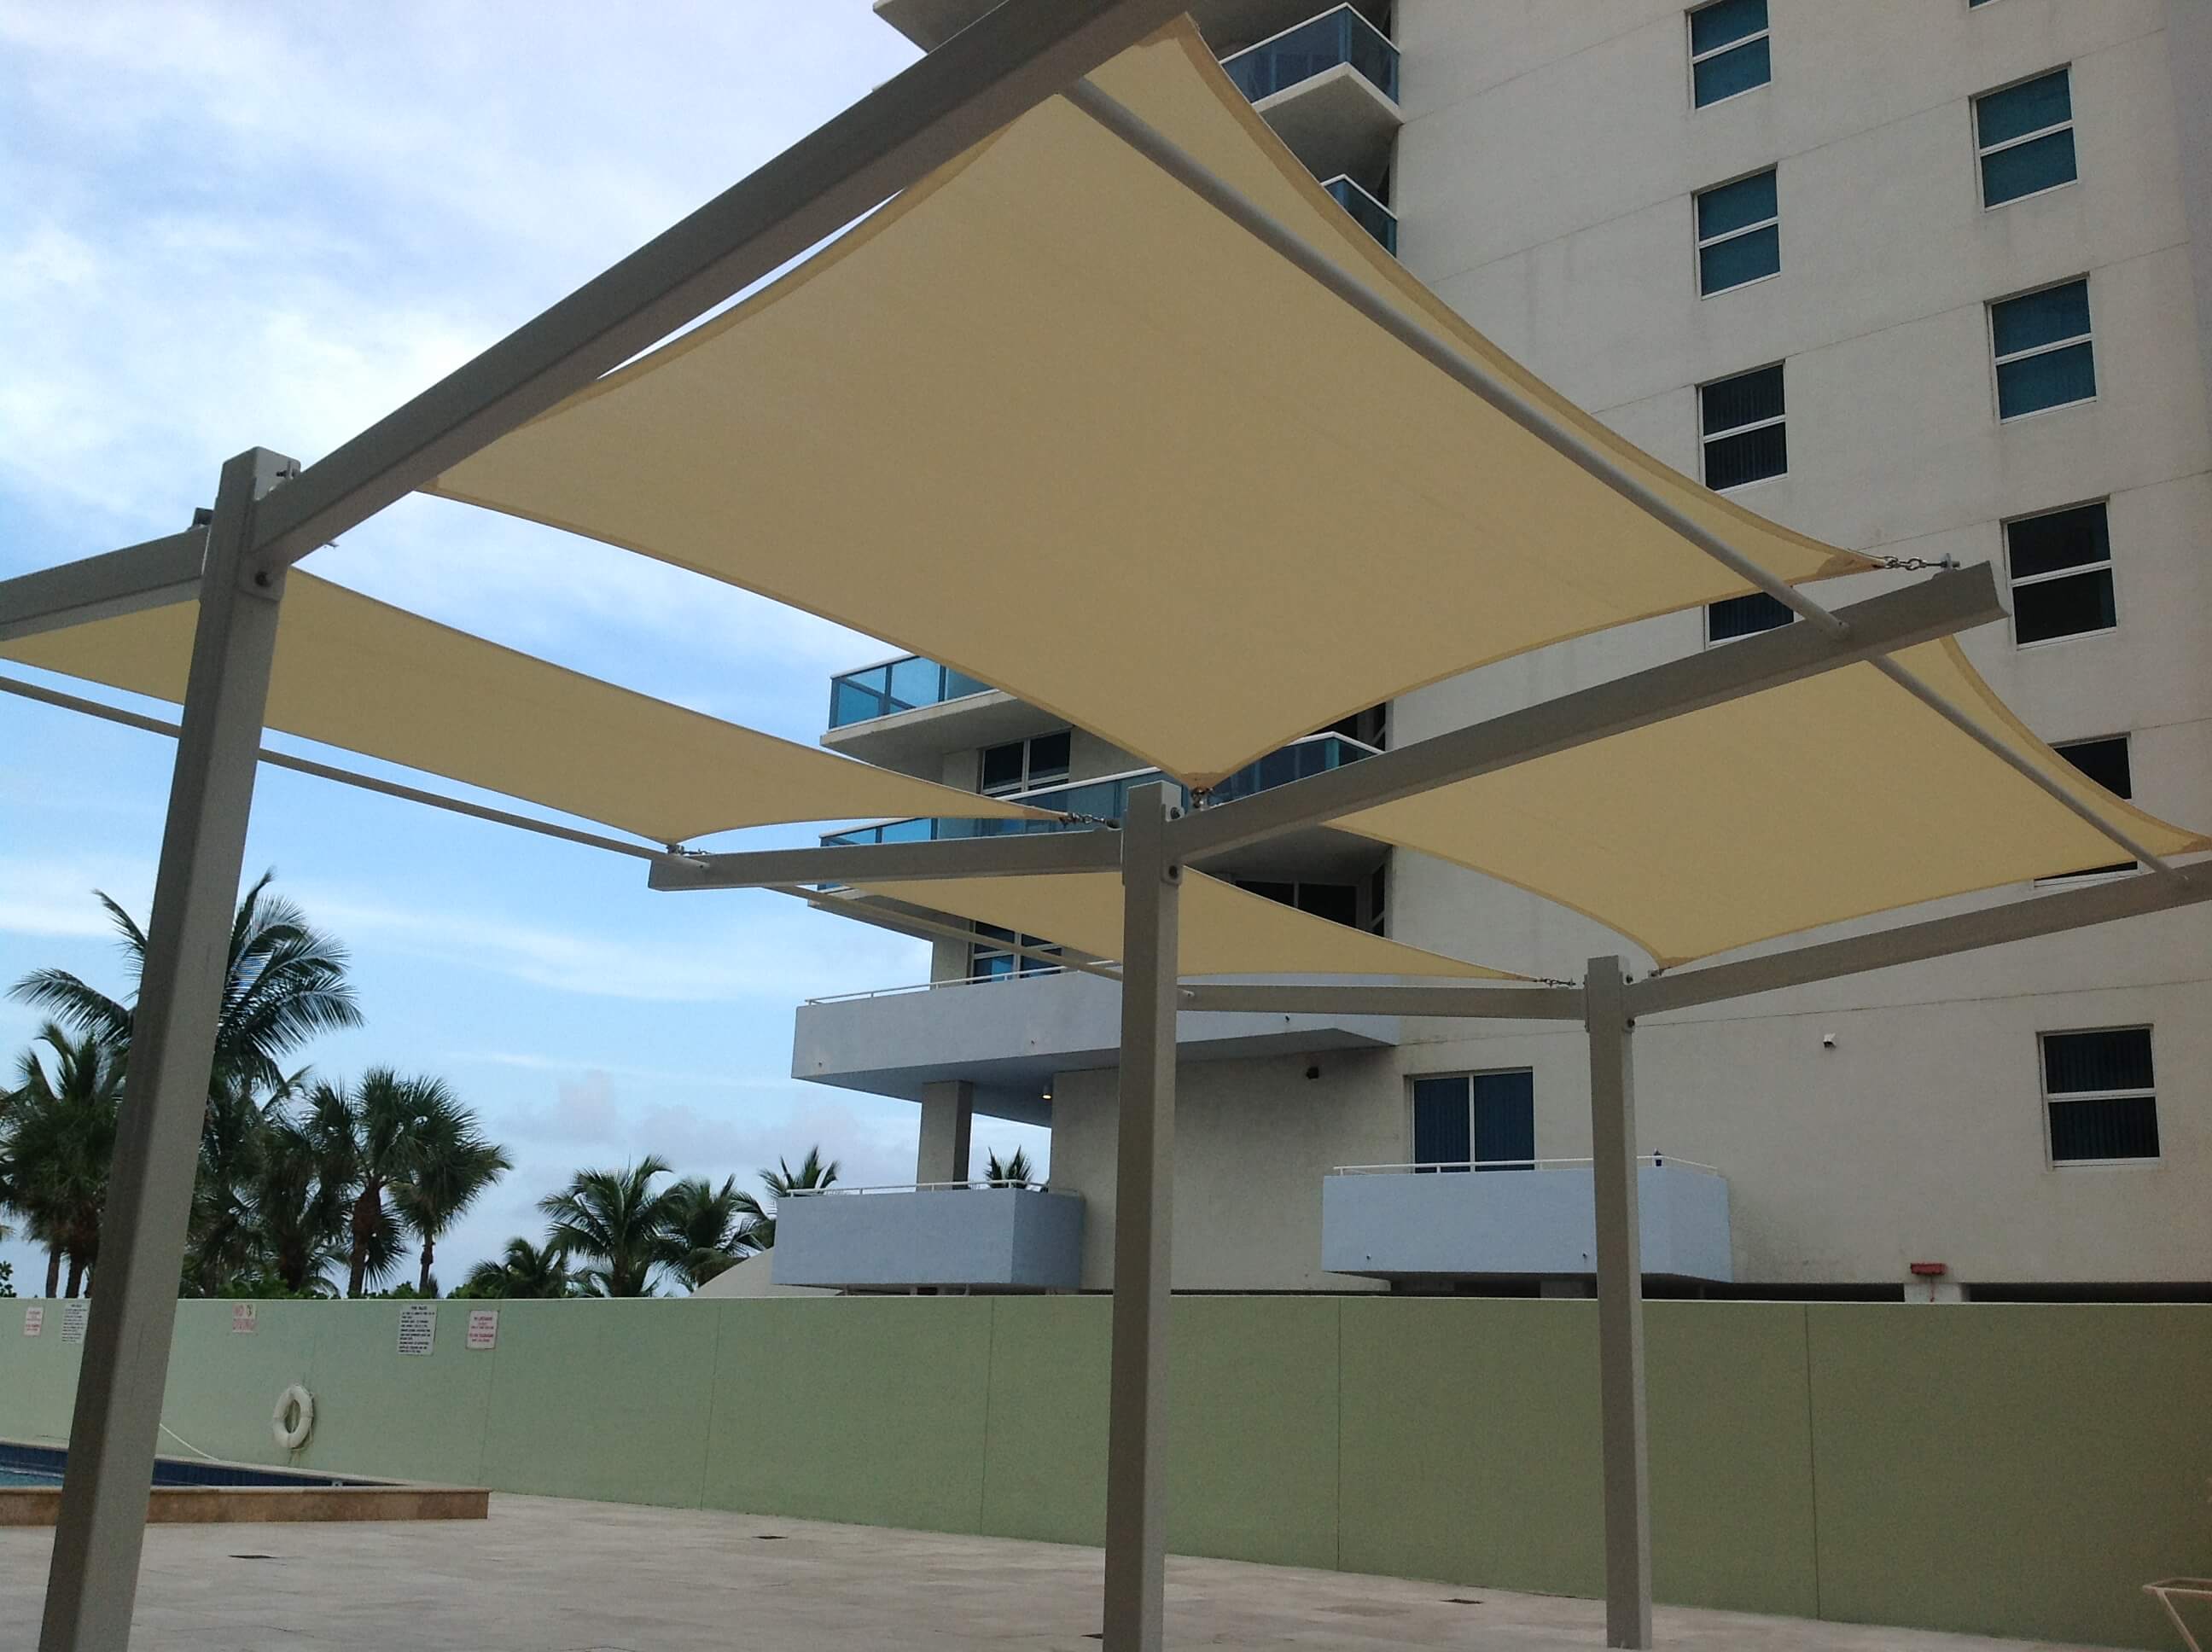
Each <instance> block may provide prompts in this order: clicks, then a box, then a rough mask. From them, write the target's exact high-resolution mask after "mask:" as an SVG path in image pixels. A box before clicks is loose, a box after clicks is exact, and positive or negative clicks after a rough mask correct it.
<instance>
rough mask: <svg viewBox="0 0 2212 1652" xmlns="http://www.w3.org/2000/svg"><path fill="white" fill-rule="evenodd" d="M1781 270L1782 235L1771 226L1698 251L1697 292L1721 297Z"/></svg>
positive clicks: (1735, 236)
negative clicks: (1719, 294)
mask: <svg viewBox="0 0 2212 1652" xmlns="http://www.w3.org/2000/svg"><path fill="white" fill-rule="evenodd" d="M1781 269H1782V231H1781V229H1780V228H1778V227H1777V226H1776V225H1773V224H1769V225H1767V226H1766V227H1765V228H1764V229H1754V230H1751V231H1749V232H1748V233H1747V234H1741V235H1732V236H1730V237H1729V239H1728V240H1724V241H1716V242H1714V243H1713V244H1712V245H1711V246H1701V247H1699V249H1698V290H1699V292H1700V293H1707V294H1710V293H1724V292H1726V291H1728V289H1729V288H1731V287H1741V286H1742V285H1743V284H1744V283H1745V282H1748V281H1759V280H1762V279H1764V278H1765V276H1771V275H1775V274H1778V273H1779V271H1780V270H1781Z"/></svg>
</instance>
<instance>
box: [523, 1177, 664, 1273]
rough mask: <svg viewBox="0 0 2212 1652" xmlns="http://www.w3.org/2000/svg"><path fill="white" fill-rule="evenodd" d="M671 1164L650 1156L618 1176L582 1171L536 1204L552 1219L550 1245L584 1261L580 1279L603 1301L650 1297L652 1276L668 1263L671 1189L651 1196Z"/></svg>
mask: <svg viewBox="0 0 2212 1652" xmlns="http://www.w3.org/2000/svg"><path fill="white" fill-rule="evenodd" d="M667 1174H668V1161H667V1160H665V1159H664V1158H661V1157H659V1156H657V1155H655V1154H652V1153H648V1154H647V1155H646V1156H645V1157H643V1158H641V1159H640V1160H639V1161H638V1162H637V1163H635V1164H630V1165H625V1166H624V1167H623V1169H619V1170H579V1171H577V1172H576V1174H575V1176H574V1179H573V1180H572V1181H570V1182H569V1183H568V1186H567V1187H564V1188H562V1190H561V1191H560V1192H559V1193H549V1194H548V1195H546V1197H544V1199H541V1200H538V1209H539V1210H541V1211H543V1212H545V1214H546V1215H547V1216H548V1217H550V1218H552V1226H551V1228H550V1230H548V1231H547V1235H546V1237H547V1240H548V1242H550V1243H551V1244H554V1245H557V1246H559V1247H560V1248H562V1250H564V1251H567V1252H568V1253H569V1254H573V1255H575V1256H580V1257H586V1258H589V1259H590V1260H591V1262H592V1266H588V1267H585V1268H580V1269H579V1270H577V1277H578V1278H580V1279H581V1280H583V1281H584V1282H585V1283H586V1284H587V1285H590V1286H591V1287H592V1290H593V1291H596V1292H597V1293H598V1294H599V1295H600V1296H602V1297H648V1296H651V1295H652V1294H653V1269H654V1268H655V1267H656V1266H659V1265H660V1264H661V1263H663V1262H665V1261H667V1260H670V1250H671V1246H670V1243H669V1238H668V1227H669V1217H670V1214H671V1206H670V1203H669V1194H670V1193H671V1191H672V1189H669V1188H663V1189H661V1190H660V1191H659V1192H657V1193H656V1192H655V1191H654V1190H653V1183H654V1181H657V1180H659V1178H660V1177H662V1176H665V1175H667Z"/></svg>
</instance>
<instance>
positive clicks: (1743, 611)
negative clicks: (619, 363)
mask: <svg viewBox="0 0 2212 1652" xmlns="http://www.w3.org/2000/svg"><path fill="white" fill-rule="evenodd" d="M1796 617H1797V616H1796V615H1795V614H1793V613H1791V612H1790V610H1789V608H1788V606H1787V605H1786V604H1784V603H1782V602H1781V601H1779V600H1778V599H1777V598H1773V597H1770V596H1768V595H1767V594H1766V593H1765V592H1764V591H1754V592H1752V593H1751V594H1750V595H1749V596H1747V597H1730V598H1729V599H1728V600H1727V601H1726V602H1709V603H1707V604H1705V641H1707V642H1708V643H1713V642H1734V641H1735V640H1736V639H1737V638H1738V637H1749V636H1757V635H1759V633H1760V632H1761V631H1778V630H1780V629H1782V628H1783V627H1784V626H1785V625H1787V624H1789V623H1790V621H1791V620H1794V619H1796Z"/></svg>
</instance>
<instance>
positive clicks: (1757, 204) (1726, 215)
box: [1698, 170, 1775, 240]
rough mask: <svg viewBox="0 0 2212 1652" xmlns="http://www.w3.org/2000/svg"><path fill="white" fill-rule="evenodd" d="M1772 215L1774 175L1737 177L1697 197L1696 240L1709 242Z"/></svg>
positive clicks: (1760, 221)
mask: <svg viewBox="0 0 2212 1652" xmlns="http://www.w3.org/2000/svg"><path fill="white" fill-rule="evenodd" d="M1774 215H1775V197H1774V173H1772V171H1771V170H1770V171H1766V172H1762V173H1759V174H1758V175H1757V176H1755V177H1751V178H1740V179H1737V180H1736V181H1735V183H1733V184H1723V185H1721V186H1720V187H1719V188H1717V189H1709V190H1707V191H1705V193H1704V194H1702V195H1700V196H1699V197H1698V238H1699V240H1712V239H1713V238H1714V237H1715V236H1717V235H1725V234H1728V233H1729V231H1730V230H1733V229H1741V228H1745V227H1746V226H1747V225H1749V224H1756V223H1764V222H1766V220H1768V219H1769V218H1771V217H1773V216H1774Z"/></svg>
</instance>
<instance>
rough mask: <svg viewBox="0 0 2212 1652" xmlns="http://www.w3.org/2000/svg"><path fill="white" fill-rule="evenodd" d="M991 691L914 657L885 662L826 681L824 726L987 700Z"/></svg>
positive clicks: (848, 723)
mask: <svg viewBox="0 0 2212 1652" xmlns="http://www.w3.org/2000/svg"><path fill="white" fill-rule="evenodd" d="M990 691H991V685H990V684H989V683H978V682H977V681H976V680H975V678H974V677H969V676H967V675H965V674H964V673H963V672H960V671H954V670H953V669H952V667H951V666H950V665H939V664H938V663H937V662H936V661H935V660H933V659H923V658H922V657H921V655H919V654H908V655H907V656H906V657H905V658H904V659H887V660H885V661H884V663H883V664H882V665H871V666H868V667H867V668H866V670H864V671H847V672H846V673H845V674H844V675H843V676H842V677H831V678H830V679H829V726H830V727H831V728H847V727H849V726H852V725H853V724H854V723H865V722H868V721H870V720H872V719H875V718H878V717H888V716H890V714H892V713H893V712H898V711H912V710H913V709H914V708H915V707H917V706H935V705H941V704H943V703H944V702H945V701H947V700H964V699H965V698H967V697H968V695H971V694H988V693H989V692H990Z"/></svg>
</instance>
